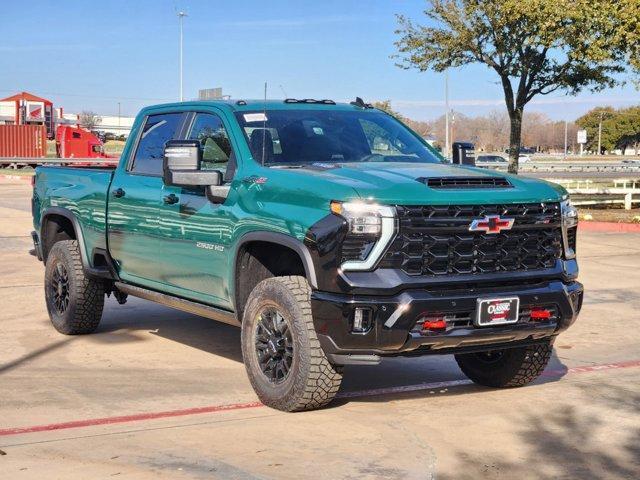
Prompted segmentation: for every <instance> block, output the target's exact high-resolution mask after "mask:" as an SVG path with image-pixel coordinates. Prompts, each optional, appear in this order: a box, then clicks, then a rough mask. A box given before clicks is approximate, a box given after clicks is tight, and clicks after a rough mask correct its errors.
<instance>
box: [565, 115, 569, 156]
mask: <svg viewBox="0 0 640 480" xmlns="http://www.w3.org/2000/svg"><path fill="white" fill-rule="evenodd" d="M568 130H569V128H568V126H567V121H566V120H565V121H564V159H565V160H566V159H567V133H568Z"/></svg>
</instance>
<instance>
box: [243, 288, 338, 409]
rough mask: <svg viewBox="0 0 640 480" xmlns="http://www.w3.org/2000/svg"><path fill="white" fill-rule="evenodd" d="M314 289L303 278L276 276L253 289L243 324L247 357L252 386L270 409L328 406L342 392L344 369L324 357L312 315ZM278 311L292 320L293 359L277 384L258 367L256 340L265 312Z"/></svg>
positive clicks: (245, 357)
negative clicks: (340, 388) (341, 383)
mask: <svg viewBox="0 0 640 480" xmlns="http://www.w3.org/2000/svg"><path fill="white" fill-rule="evenodd" d="M310 293H311V289H310V288H309V284H308V283H307V280H306V279H305V278H304V277H298V276H290V277H273V278H268V279H266V280H263V281H262V282H260V283H259V284H258V285H256V287H255V288H254V289H253V291H252V292H251V294H250V295H249V298H248V300H247V304H246V307H245V310H244V315H243V319H242V356H243V358H244V365H245V368H246V369H247V374H248V376H249V380H250V381H251V385H252V386H253V388H254V390H255V392H256V393H257V394H258V397H259V398H260V401H261V402H262V403H264V404H265V405H267V406H269V407H272V408H275V409H278V410H283V411H286V412H294V411H301V410H314V409H317V408H321V407H323V406H325V405H327V404H328V403H329V402H330V401H331V400H332V399H333V398H334V397H335V395H336V393H337V392H338V388H339V387H340V382H341V381H342V373H341V369H339V368H337V367H334V366H333V365H331V363H329V361H328V359H327V357H326V356H325V354H324V352H323V350H322V348H321V347H320V343H319V341H318V337H317V335H316V331H315V329H314V326H313V319H312V315H311V300H310ZM271 308H275V309H277V311H278V312H279V313H280V314H281V315H282V318H283V319H284V320H285V321H287V323H288V327H289V331H290V332H291V338H292V345H293V355H292V363H291V366H290V369H289V371H288V374H287V376H286V377H285V378H284V379H283V380H282V381H281V382H280V383H273V382H272V381H270V379H269V378H268V377H267V376H266V374H265V373H263V371H262V369H261V368H260V365H259V362H258V353H257V351H256V343H255V342H256V335H257V328H258V323H259V321H260V320H259V319H260V317H261V315H262V312H264V311H265V309H271Z"/></svg>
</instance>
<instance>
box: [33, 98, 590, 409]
mask: <svg viewBox="0 0 640 480" xmlns="http://www.w3.org/2000/svg"><path fill="white" fill-rule="evenodd" d="M32 208H33V223H34V227H35V231H34V232H33V234H32V235H33V240H34V244H35V250H36V253H37V256H38V258H39V259H41V260H42V261H43V262H44V263H45V265H46V268H45V293H46V304H47V309H48V312H49V315H50V318H51V322H52V323H53V325H54V327H55V328H56V329H57V330H58V331H59V332H61V333H64V334H69V335H74V334H83V333H91V332H93V331H94V330H96V328H97V327H98V324H99V323H100V318H101V315H102V310H103V307H104V301H105V296H107V297H108V296H111V295H113V296H114V298H115V299H116V300H117V301H118V302H119V303H121V304H122V303H124V302H125V301H126V299H127V296H129V295H132V296H135V297H140V298H144V299H148V300H151V301H154V302H158V303H161V304H164V305H168V306H170V307H173V308H177V309H182V310H185V311H188V312H191V313H194V314H198V315H202V316H205V317H209V318H212V319H215V320H218V321H222V322H225V323H229V324H233V325H237V326H239V327H240V328H241V343H242V352H243V357H244V363H245V366H246V370H247V373H248V376H249V378H250V380H251V383H252V385H253V387H254V388H255V391H256V393H257V395H258V396H259V398H260V400H261V401H262V402H264V403H265V404H266V405H269V406H272V407H274V408H277V409H281V410H285V411H296V410H307V409H314V408H319V407H322V406H323V405H326V404H327V403H328V402H330V401H331V399H332V398H333V397H334V396H335V395H336V392H337V391H338V388H339V386H340V382H341V380H342V376H343V370H344V366H345V365H354V364H356V365H376V364H378V363H379V362H380V361H381V359H383V358H385V357H393V356H399V355H404V356H421V355H429V354H454V355H455V358H456V361H457V362H458V364H459V365H460V368H461V369H462V371H463V372H464V373H465V374H466V375H467V376H468V377H469V378H470V379H472V380H473V381H474V382H477V383H479V384H482V385H488V386H492V387H516V386H521V385H525V384H527V383H528V382H530V381H532V380H533V379H535V378H536V377H537V376H538V375H540V373H541V372H542V371H543V370H544V368H545V366H546V365H547V363H548V361H549V358H550V356H551V349H552V344H553V342H554V339H555V337H556V336H557V335H558V334H559V333H560V332H562V331H563V330H565V329H566V328H567V327H569V326H570V325H571V324H572V323H573V322H574V321H575V320H576V318H577V315H578V313H579V311H580V307H581V304H582V298H583V288H582V285H581V284H580V283H578V282H577V281H576V278H577V275H578V267H577V263H576V260H575V251H576V231H577V214H576V210H575V208H573V207H572V205H571V203H570V201H569V199H568V195H567V192H566V191H565V190H564V189H563V188H562V187H560V186H557V185H554V184H551V183H547V182H544V181H540V180H533V179H527V178H521V177H517V176H510V175H506V174H502V173H497V172H495V171H487V170H481V169H476V168H473V167H467V166H454V165H451V164H448V163H446V162H445V161H444V160H443V158H442V157H441V156H439V154H438V153H437V152H436V151H435V150H433V149H432V148H431V147H430V146H429V145H428V144H427V143H426V142H425V141H424V140H423V139H422V138H420V136H418V135H417V134H416V133H414V132H413V131H411V130H410V129H409V128H408V127H406V126H405V125H403V124H402V123H401V122H399V121H398V120H396V119H395V118H394V117H392V116H390V115H388V114H386V113H384V112H382V111H380V110H377V109H375V108H372V107H371V106H370V105H368V104H365V103H364V102H363V101H361V100H360V99H358V100H357V101H355V102H352V103H350V104H337V103H335V102H333V101H331V100H312V99H304V100H296V99H287V100H285V101H249V100H246V101H245V100H239V101H216V102H183V103H174V104H166V105H158V106H153V107H148V108H145V109H143V110H142V111H141V112H140V114H139V115H138V117H137V119H136V121H135V124H134V126H133V129H132V131H131V135H130V136H129V140H128V142H127V144H126V146H125V149H124V151H123V153H122V157H121V159H120V163H119V165H118V166H117V167H116V168H115V169H109V168H69V167H61V168H58V167H39V168H38V169H37V170H36V179H35V186H34V190H33V201H32Z"/></svg>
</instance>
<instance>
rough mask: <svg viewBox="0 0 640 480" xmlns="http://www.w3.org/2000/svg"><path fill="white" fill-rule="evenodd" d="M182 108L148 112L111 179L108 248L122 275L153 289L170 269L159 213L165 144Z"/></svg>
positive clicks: (179, 120)
mask: <svg viewBox="0 0 640 480" xmlns="http://www.w3.org/2000/svg"><path fill="white" fill-rule="evenodd" d="M182 120H183V114H182V113H165V114H158V115H149V116H148V117H146V118H145V119H144V124H143V125H142V127H141V132H140V133H139V139H138V141H137V145H136V146H135V148H134V150H133V153H132V158H131V160H130V161H129V162H126V166H125V162H123V164H122V165H123V166H121V167H118V169H117V170H116V172H115V174H114V178H113V181H112V183H111V189H110V195H111V197H110V198H109V203H108V209H107V215H108V225H109V230H108V232H109V233H108V239H109V250H110V252H111V255H112V257H113V259H114V260H115V262H116V266H117V268H118V270H119V274H120V277H121V278H122V279H123V280H125V281H128V282H131V283H135V284H140V285H144V286H147V287H150V288H154V287H159V286H161V285H162V284H163V283H164V277H165V275H166V269H165V267H164V263H165V262H164V259H163V258H161V257H159V255H158V251H159V249H160V247H161V245H162V234H163V233H162V231H161V229H160V225H159V215H160V212H161V210H162V208H163V207H164V203H163V200H162V188H163V182H162V160H163V156H164V144H165V143H166V142H167V141H168V140H171V139H173V138H176V137H177V136H178V135H179V131H180V127H181V124H182Z"/></svg>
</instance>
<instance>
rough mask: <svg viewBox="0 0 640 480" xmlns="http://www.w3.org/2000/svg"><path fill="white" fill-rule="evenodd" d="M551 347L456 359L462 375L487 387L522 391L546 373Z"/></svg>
mask: <svg viewBox="0 0 640 480" xmlns="http://www.w3.org/2000/svg"><path fill="white" fill-rule="evenodd" d="M551 351H552V346H551V344H550V343H541V344H537V345H527V346H525V347H517V348H506V349H504V350H492V351H487V352H477V353H464V354H458V355H456V356H455V357H456V362H458V366H459V367H460V369H461V370H462V372H463V373H464V374H465V375H466V376H467V377H468V378H469V379H471V380H473V381H474V382H475V383H477V384H480V385H485V386H487V387H497V388H506V387H522V386H523V385H526V384H527V383H529V382H532V381H533V380H535V379H536V378H538V377H539V376H540V374H541V373H542V372H543V371H544V369H545V368H546V366H547V364H548V363H549V359H550V358H551Z"/></svg>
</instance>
